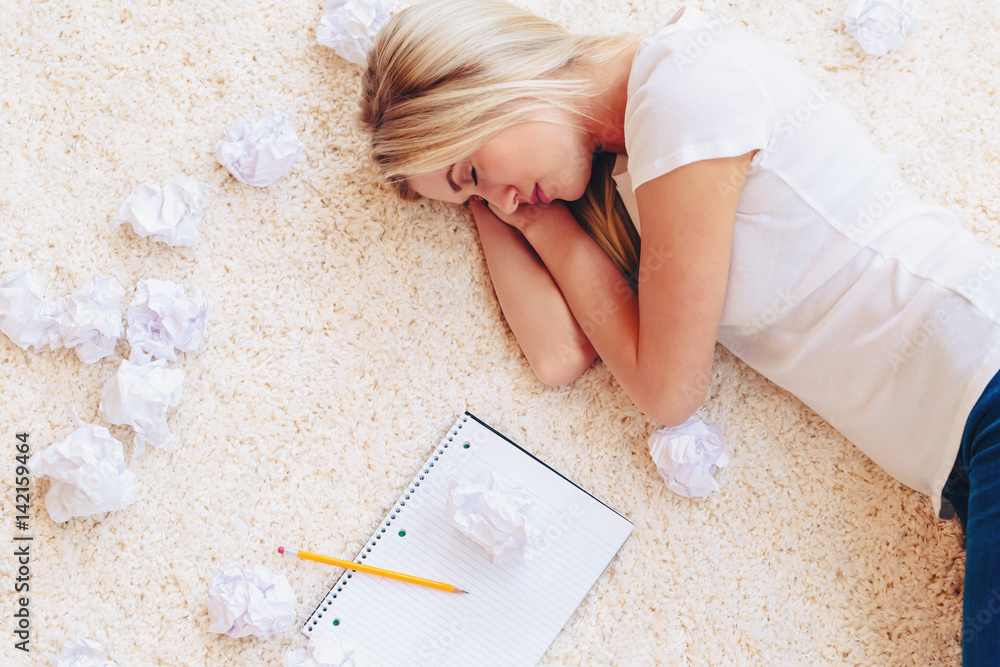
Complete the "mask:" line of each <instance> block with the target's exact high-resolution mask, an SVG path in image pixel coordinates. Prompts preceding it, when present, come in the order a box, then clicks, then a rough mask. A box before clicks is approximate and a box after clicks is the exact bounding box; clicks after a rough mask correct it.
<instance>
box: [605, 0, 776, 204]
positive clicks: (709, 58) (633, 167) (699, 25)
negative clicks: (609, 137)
mask: <svg viewBox="0 0 1000 667" xmlns="http://www.w3.org/2000/svg"><path fill="white" fill-rule="evenodd" d="M682 11H683V14H682V15H681V16H680V17H679V19H677V20H676V21H675V22H673V23H670V24H667V25H666V26H664V27H663V28H661V29H660V30H658V31H657V32H656V33H654V34H653V35H652V36H650V37H648V38H646V39H645V40H643V42H642V43H641V45H640V47H639V50H638V51H637V53H636V56H635V59H634V60H633V63H632V71H631V73H630V75H629V84H628V103H627V105H626V109H625V147H626V151H627V153H628V170H629V174H630V176H631V178H632V188H633V191H634V190H635V189H637V188H638V187H639V186H640V185H642V184H643V183H646V182H647V181H650V180H652V179H654V178H656V177H658V176H662V175H663V174H666V173H667V172H670V171H672V170H674V169H676V168H677V167H681V166H683V165H686V164H689V163H692V162H697V161H699V160H709V159H713V158H722V157H734V156H737V155H743V154H745V153H749V152H750V151H752V150H755V149H763V148H765V147H766V146H767V144H768V142H769V141H770V139H771V136H772V135H773V133H774V127H775V124H776V118H775V116H776V114H775V110H774V104H773V103H772V100H771V98H770V97H769V95H768V93H767V91H766V89H765V87H764V85H763V84H762V83H761V81H760V80H759V79H758V77H757V76H756V75H755V73H754V69H753V64H754V63H753V61H754V53H753V52H752V51H753V47H754V46H755V42H754V41H752V40H746V39H743V38H742V36H741V35H740V34H738V31H736V30H734V29H733V28H731V27H729V26H723V25H721V24H718V23H715V24H713V23H711V22H708V21H706V20H705V18H704V17H703V15H702V14H701V12H699V11H698V10H696V9H694V8H691V7H687V8H685V9H684V10H682Z"/></svg>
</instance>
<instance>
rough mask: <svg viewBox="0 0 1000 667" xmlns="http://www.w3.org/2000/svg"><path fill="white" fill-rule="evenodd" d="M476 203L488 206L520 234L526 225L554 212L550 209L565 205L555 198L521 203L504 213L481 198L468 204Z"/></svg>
mask: <svg viewBox="0 0 1000 667" xmlns="http://www.w3.org/2000/svg"><path fill="white" fill-rule="evenodd" d="M477 203H478V205H480V206H486V207H487V208H489V210H490V211H491V212H492V213H493V215H495V216H496V217H498V218H500V219H501V220H502V221H504V222H505V223H507V224H508V225H510V226H511V227H513V228H514V229H517V230H518V231H519V232H521V234H524V233H525V232H526V231H527V229H528V227H530V226H531V225H533V224H534V223H535V222H537V221H539V220H541V219H544V218H545V216H546V215H551V214H552V213H553V212H554V211H553V210H552V209H554V208H556V207H565V206H566V204H565V203H564V202H562V201H559V200H556V201H553V202H550V203H548V204H521V205H520V206H518V207H517V210H516V211H514V212H513V213H504V212H503V211H501V210H500V209H498V208H497V207H496V206H494V205H493V204H489V203H487V202H486V201H485V200H482V199H480V200H479V201H478V202H476V201H473V202H471V203H470V204H469V205H470V206H475V205H476V204H477Z"/></svg>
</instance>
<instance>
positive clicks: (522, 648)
mask: <svg viewBox="0 0 1000 667" xmlns="http://www.w3.org/2000/svg"><path fill="white" fill-rule="evenodd" d="M485 470H491V471H493V473H494V474H495V475H496V477H497V479H498V480H499V481H500V484H501V485H502V486H503V488H505V489H510V488H513V487H515V486H519V487H521V488H522V489H524V490H525V491H527V492H528V493H529V494H530V495H531V496H532V497H533V499H534V504H533V505H532V506H531V508H530V509H528V510H527V511H526V514H527V516H528V518H529V519H530V520H531V521H533V522H535V524H536V525H537V526H539V527H540V528H542V530H543V538H542V541H541V545H540V547H539V548H538V549H537V550H536V551H535V552H534V554H533V555H532V557H531V559H530V560H529V559H522V558H515V559H512V560H509V561H507V562H505V563H503V564H501V565H494V564H493V563H492V561H491V560H490V557H489V556H487V555H486V554H485V553H483V551H482V550H481V549H480V547H479V546H477V545H476V544H475V543H473V542H471V541H470V540H468V539H467V538H465V537H464V536H463V535H462V534H461V533H459V532H458V531H457V530H456V529H454V528H452V527H451V525H450V524H449V523H448V518H447V502H448V487H449V485H450V484H451V481H452V480H458V481H459V482H474V481H477V480H478V478H479V477H480V475H481V474H482V473H483V471H485ZM632 529H633V525H632V522H630V521H629V520H628V519H626V518H624V517H623V516H621V515H620V514H618V513H617V512H616V511H614V510H612V509H611V508H609V507H608V506H607V505H605V504H604V503H602V502H601V501H599V500H597V499H596V498H594V497H593V496H592V495H590V494H589V493H587V492H586V491H584V490H583V489H581V488H580V487H579V486H577V485H576V484H574V483H573V482H571V481H569V480H567V479H566V478H565V477H563V476H562V475H560V474H559V473H557V472H555V471H554V470H552V469H551V468H549V467H548V466H547V465H546V464H544V463H543V462H541V461H540V460H539V459H537V458H535V457H534V456H532V455H531V454H529V453H528V452H526V451H525V450H523V449H521V448H520V447H518V446H517V445H516V444H514V443H513V442H511V441H510V440H508V439H507V438H505V437H504V436H502V435H500V434H498V433H497V432H496V431H494V430H493V429H492V428H490V427H489V426H487V425H485V424H484V423H482V422H481V421H479V420H478V419H477V418H476V417H475V416H473V415H472V414H470V413H468V412H467V413H465V415H463V416H462V417H461V418H459V420H458V421H457V422H456V424H455V426H454V427H453V428H452V429H451V430H450V431H449V432H448V435H447V436H446V437H445V438H444V439H443V440H442V442H441V444H440V445H439V446H438V447H437V448H436V449H435V450H434V452H433V453H432V454H431V456H430V458H429V459H428V460H427V462H426V463H425V465H424V466H423V467H422V468H421V469H420V471H419V472H418V473H417V475H416V476H415V477H414V479H413V481H412V482H411V483H410V485H409V486H407V488H406V489H405V490H404V492H403V494H402V495H401V496H400V498H399V500H398V501H397V502H396V504H395V505H394V506H393V509H392V511H390V513H389V515H388V516H386V518H385V520H384V521H383V522H382V523H381V524H380V525H379V527H378V529H376V531H375V534H374V535H372V537H371V539H370V540H369V541H368V543H367V544H366V545H365V547H364V548H363V549H362V550H361V552H360V553H359V554H358V555H357V556H356V557H355V558H354V560H355V561H357V562H363V563H367V564H370V565H374V566H376V567H383V568H386V569H390V570H395V571H397V572H405V573H406V574H412V575H415V576H418V577H424V578H426V579H433V580H435V581H442V582H445V583H449V584H453V585H455V586H458V587H459V588H462V589H464V590H467V591H469V594H468V595H462V594H457V593H447V592H444V591H440V590H436V589H432V588H427V587H425V586H418V585H415V584H408V583H404V582H401V581H396V580H393V579H387V578H385V577H379V576H374V575H370V574H366V573H364V572H353V573H352V572H347V573H345V574H344V575H343V576H342V577H341V578H340V579H339V580H338V581H337V583H336V584H335V585H334V587H333V588H332V589H331V590H330V593H329V594H328V595H327V596H326V598H325V599H324V600H323V601H322V602H321V603H320V605H319V606H318V607H317V608H316V611H315V612H313V614H312V616H311V617H310V618H309V620H308V621H307V622H306V624H305V626H304V627H303V629H302V631H303V633H304V634H307V635H308V634H310V633H311V631H312V630H313V628H315V627H316V626H317V625H319V624H326V625H328V626H329V627H332V628H333V629H334V631H335V632H336V633H337V634H338V635H339V636H341V637H342V638H343V639H344V640H346V641H349V642H351V643H352V644H353V645H354V647H355V648H356V649H357V652H358V656H359V658H360V659H361V661H362V662H364V663H365V664H377V665H404V666H409V665H429V664H433V665H461V666H463V667H464V666H467V665H470V664H475V665H503V666H505V667H506V666H510V665H534V664H536V663H537V662H538V661H539V660H541V658H542V656H543V655H544V654H545V651H546V650H547V649H548V647H549V645H550V644H551V643H552V641H553V640H554V639H555V638H556V635H558V634H559V631H560V630H561V629H562V627H563V626H564V625H565V624H566V621H567V620H569V618H570V616H571V615H572V614H573V612H574V611H575V610H576V608H577V607H578V606H579V605H580V603H581V602H582V601H583V598H584V597H585V596H586V595H587V592H588V591H589V590H590V589H591V587H593V585H594V583H595V582H596V581H597V579H598V577H600V575H601V573H602V572H604V570H605V569H606V568H607V566H608V564H609V563H610V562H611V559H612V558H614V556H615V554H616V553H618V550H619V549H620V548H621V546H622V545H623V544H624V543H625V540H626V539H627V538H628V536H629V534H631V532H632Z"/></svg>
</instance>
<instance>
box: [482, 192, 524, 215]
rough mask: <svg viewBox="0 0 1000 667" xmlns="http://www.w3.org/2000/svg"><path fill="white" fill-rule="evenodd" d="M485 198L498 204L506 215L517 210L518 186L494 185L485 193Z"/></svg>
mask: <svg viewBox="0 0 1000 667" xmlns="http://www.w3.org/2000/svg"><path fill="white" fill-rule="evenodd" d="M483 198H484V199H486V201H488V202H489V203H491V204H493V205H494V206H496V207H497V208H498V209H500V211H502V212H503V213H504V214H506V215H512V214H513V213H515V212H517V206H518V204H519V202H518V201H517V188H515V187H513V186H501V185H493V186H491V187H489V188H488V190H487V192H484V193H483Z"/></svg>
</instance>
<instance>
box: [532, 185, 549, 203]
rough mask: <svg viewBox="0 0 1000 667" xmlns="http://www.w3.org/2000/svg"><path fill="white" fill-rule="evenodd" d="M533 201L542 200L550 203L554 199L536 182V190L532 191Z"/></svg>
mask: <svg viewBox="0 0 1000 667" xmlns="http://www.w3.org/2000/svg"><path fill="white" fill-rule="evenodd" d="M531 199H532V203H534V202H535V201H540V202H542V203H543V204H550V203H552V200H551V199H549V198H548V197H546V196H545V192H544V191H543V190H542V186H541V185H539V184H538V183H535V191H534V192H533V193H531Z"/></svg>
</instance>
